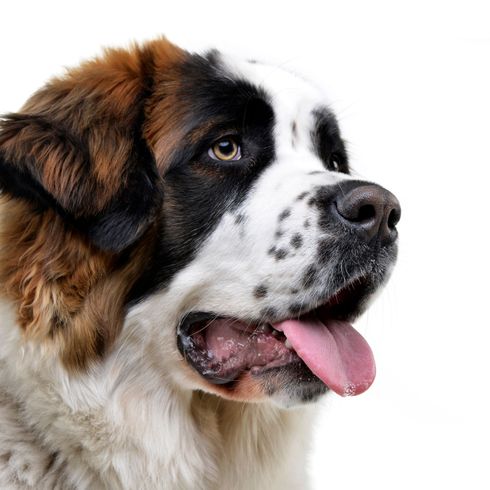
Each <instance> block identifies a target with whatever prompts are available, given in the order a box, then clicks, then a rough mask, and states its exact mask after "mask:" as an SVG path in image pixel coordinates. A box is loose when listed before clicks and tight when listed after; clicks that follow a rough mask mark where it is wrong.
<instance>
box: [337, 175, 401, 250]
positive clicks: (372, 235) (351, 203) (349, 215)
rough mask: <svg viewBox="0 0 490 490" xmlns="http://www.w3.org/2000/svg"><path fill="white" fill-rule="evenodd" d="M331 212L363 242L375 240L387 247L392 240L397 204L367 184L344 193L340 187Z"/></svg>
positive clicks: (391, 197)
mask: <svg viewBox="0 0 490 490" xmlns="http://www.w3.org/2000/svg"><path fill="white" fill-rule="evenodd" d="M335 208H336V210H337V213H338V214H339V216H340V219H342V221H343V222H344V223H346V224H347V225H348V226H349V227H350V228H351V229H352V230H354V231H355V232H356V233H357V235H359V236H360V237H362V238H363V239H365V240H366V241H368V242H370V241H373V240H377V241H379V242H381V243H382V244H383V245H388V244H390V243H392V242H394V241H395V240H396V237H397V235H398V232H397V230H396V225H397V223H398V221H400V215H401V208H400V203H399V202H398V199H397V198H396V197H395V196H394V195H393V194H392V193H391V192H390V191H388V190H386V189H384V188H383V187H381V186H379V185H376V184H367V183H359V184H358V185H356V186H355V187H350V188H349V189H348V190H346V189H345V188H342V187H341V191H340V192H339V194H338V195H337V198H336V200H335Z"/></svg>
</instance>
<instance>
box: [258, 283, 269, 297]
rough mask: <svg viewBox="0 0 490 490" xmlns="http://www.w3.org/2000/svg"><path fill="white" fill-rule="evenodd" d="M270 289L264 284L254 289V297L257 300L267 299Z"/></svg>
mask: <svg viewBox="0 0 490 490" xmlns="http://www.w3.org/2000/svg"><path fill="white" fill-rule="evenodd" d="M268 291H269V289H268V288H267V286H265V285H264V284H260V285H259V286H257V287H256V288H255V289H254V296H255V297H256V298H257V299H261V298H265V297H266V296H267V292H268Z"/></svg>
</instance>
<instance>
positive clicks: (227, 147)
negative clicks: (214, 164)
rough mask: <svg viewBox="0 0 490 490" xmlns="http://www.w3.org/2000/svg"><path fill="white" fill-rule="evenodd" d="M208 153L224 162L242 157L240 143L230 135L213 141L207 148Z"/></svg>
mask: <svg viewBox="0 0 490 490" xmlns="http://www.w3.org/2000/svg"><path fill="white" fill-rule="evenodd" d="M208 155H209V156H210V157H211V158H213V159H214V160H222V161H225V162H231V161H234V160H240V158H242V152H241V148H240V145H239V144H238V143H237V142H236V141H235V139H233V138H230V137H227V138H222V139H220V140H218V141H216V143H213V145H212V146H211V148H209V150H208Z"/></svg>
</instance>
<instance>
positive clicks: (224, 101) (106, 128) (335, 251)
mask: <svg viewBox="0 0 490 490" xmlns="http://www.w3.org/2000/svg"><path fill="white" fill-rule="evenodd" d="M0 183H1V186H2V189H3V191H4V194H5V195H4V197H3V200H4V203H3V207H4V223H3V230H2V233H3V235H2V244H3V249H2V255H3V257H2V258H3V261H2V270H1V282H2V286H3V289H4V294H6V295H8V296H9V297H10V298H11V299H12V300H13V301H14V302H15V304H16V305H17V309H18V321H19V324H20V326H21V327H22V328H23V329H24V331H25V334H26V336H27V337H29V338H36V339H37V341H39V342H41V343H43V344H45V345H50V346H52V347H53V350H54V352H55V355H60V356H61V358H62V361H63V362H64V364H65V366H66V367H67V369H77V370H82V369H85V368H86V366H87V364H88V363H89V362H103V360H104V358H105V357H106V356H109V355H110V352H111V347H112V346H113V345H114V344H115V343H117V339H118V338H119V337H121V336H122V335H126V334H127V332H131V335H136V336H140V338H142V339H151V344H152V356H153V362H152V365H153V366H156V369H157V370H161V371H162V372H166V373H168V374H169V376H170V377H172V379H173V380H174V381H175V382H176V383H177V384H179V386H181V387H182V389H189V390H196V389H199V390H204V391H208V392H211V393H215V394H218V395H220V396H223V397H225V398H231V399H238V400H245V401H258V400H264V399H269V398H272V399H273V400H275V401H277V402H279V403H281V404H283V405H290V404H294V403H297V402H304V401H309V400H312V399H315V398H316V397H318V396H319V395H321V394H322V393H324V392H325V391H326V390H327V387H329V388H331V389H332V390H334V391H336V392H338V393H340V394H343V395H346V394H357V393H360V392H362V391H364V390H365V389H367V388H368V387H369V385H370V384H371V383H372V381H373V379H374V375H375V367H374V361H373V358H372V354H371V351H370V349H369V346H368V345H367V344H366V342H365V341H364V339H363V338H362V337H361V336H360V335H359V334H358V333H357V332H356V331H355V330H354V329H353V327H352V326H351V325H350V322H352V321H353V320H354V319H355V318H356V317H357V316H358V315H359V314H360V313H362V311H363V310H364V309H365V308H366V305H367V304H368V303H369V300H370V299H371V298H372V296H373V295H374V293H375V292H376V291H377V290H378V289H379V288H380V287H381V286H382V285H383V284H384V282H385V281H386V279H387V278H388V276H389V273H390V271H391V268H392V266H393V264H394V261H395V258H396V242H397V231H396V224H397V222H398V220H399V217H400V207H399V204H398V202H397V200H396V198H395V197H394V196H393V195H392V194H391V193H390V192H389V191H387V190H385V189H383V188H382V187H380V186H378V185H376V184H373V183H369V182H366V181H360V180H356V179H354V178H352V177H351V176H350V175H349V166H348V159H347V154H346V150H345V146H344V142H343V140H342V138H341V135H340V131H339V127H338V124H337V121H336V119H335V116H334V114H333V113H332V111H331V110H330V109H329V108H328V106H327V105H326V104H325V101H324V98H323V96H322V94H321V92H320V91H319V90H318V89H316V88H315V87H314V86H312V85H311V84H309V83H308V82H306V81H304V80H303V79H301V78H300V77H298V76H295V75H292V74H290V73H288V72H286V71H284V70H281V69H279V68H276V67H271V66H268V65H264V64H261V63H256V62H245V61H235V60H233V59H230V58H228V57H225V56H223V55H221V54H220V53H218V52H211V53H209V54H207V55H205V56H200V55H196V54H190V53H187V52H185V51H183V50H181V49H179V48H177V47H175V46H173V45H172V44H170V43H168V42H167V41H166V40H158V41H154V42H152V43H148V44H146V45H144V46H142V47H134V48H133V49H132V50H130V51H124V50H111V51H108V52H107V53H106V54H105V56H104V57H103V58H101V59H96V60H94V61H92V62H89V63H86V64H84V65H82V66H81V67H80V68H78V69H75V70H72V71H70V72H69V73H68V74H67V76H65V77H64V78H62V79H56V80H54V81H52V82H51V83H49V84H48V85H47V86H46V87H44V88H43V89H41V90H40V91H39V92H38V93H37V94H35V95H34V96H33V97H32V98H31V99H30V100H29V101H28V103H27V104H26V106H25V107H24V108H23V110H22V111H21V113H20V114H16V115H11V116H7V117H6V118H4V120H3V121H2V123H1V131H0Z"/></svg>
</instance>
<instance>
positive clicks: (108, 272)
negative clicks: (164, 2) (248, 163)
mask: <svg viewBox="0 0 490 490" xmlns="http://www.w3.org/2000/svg"><path fill="white" fill-rule="evenodd" d="M184 54H185V52H184V51H182V50H181V49H180V48H177V47H176V46H174V45H173V44H171V43H169V42H168V41H166V40H165V39H159V40H156V41H153V42H151V43H148V44H146V45H144V46H142V47H139V46H134V47H133V48H132V49H131V50H129V51H126V50H119V49H110V50H107V51H106V52H105V54H104V56H103V57H101V58H97V59H94V60H93V61H89V62H86V63H84V64H82V65H81V66H80V67H78V68H76V69H73V70H70V71H69V72H68V73H67V74H66V76H65V77H63V78H57V79H54V80H52V81H51V82H50V83H48V84H47V85H46V86H45V87H44V88H42V89H41V90H40V91H39V92H37V93H36V94H35V95H34V96H33V97H32V98H31V99H30V100H29V101H28V102H27V103H26V104H25V106H24V107H23V109H22V113H21V114H18V115H12V116H9V117H7V118H5V119H4V120H3V121H1V123H0V125H1V127H0V130H1V131H0V150H1V152H2V155H3V157H4V159H5V160H6V161H8V162H9V163H10V164H12V165H14V166H18V167H19V168H22V167H23V166H27V170H28V171H29V172H30V173H31V174H33V175H34V176H35V177H36V178H37V180H38V181H39V182H40V184H41V185H42V187H43V188H44V189H45V190H46V191H47V192H48V193H49V195H51V196H53V197H54V199H55V200H56V202H57V203H59V205H61V207H62V208H63V209H64V210H66V211H68V212H70V213H71V214H72V215H73V216H75V217H80V216H82V217H83V216H91V215H93V214H94V213H98V212H102V211H103V210H104V209H105V208H106V207H107V206H108V205H109V203H110V201H111V199H113V198H114V196H116V195H117V193H118V192H120V191H121V189H122V188H124V187H125V186H127V185H130V183H129V182H128V180H129V178H130V173H131V171H132V169H131V168H128V161H129V160H130V159H129V155H130V153H131V152H132V151H133V148H132V147H133V140H134V134H133V133H134V131H135V129H136V128H138V127H139V130H140V131H141V132H143V129H142V128H141V125H142V123H143V120H142V119H141V117H142V115H143V116H144V115H145V114H144V112H145V111H146V113H147V114H146V115H147V116H151V118H152V119H148V118H147V119H146V121H147V122H146V129H145V131H146V133H147V135H148V137H149V140H150V141H149V143H150V146H151V145H153V146H154V147H156V146H158V145H157V144H156V142H155V139H156V140H160V139H161V140H162V141H163V140H165V143H162V145H163V147H164V150H162V148H163V147H162V148H159V151H164V153H167V152H168V149H169V148H170V146H171V145H172V144H173V143H176V140H175V138H170V137H169V138H166V137H165V136H164V133H165V135H167V133H169V134H171V133H172V134H173V133H174V132H175V131H173V129H172V131H171V130H170V128H171V127H173V126H174V125H175V126H178V125H176V122H175V117H176V115H175V109H173V108H172V114H173V115H169V116H168V117H167V115H166V112H165V111H166V110H167V111H169V112H170V110H171V107H170V106H172V105H174V107H177V105H175V100H172V98H171V97H170V98H169V99H168V100H165V102H161V101H159V96H161V95H162V94H156V99H155V100H154V101H152V102H149V101H146V100H145V101H144V97H147V96H148V95H149V90H150V89H151V87H149V86H148V84H150V83H152V82H151V80H152V76H153V74H154V73H160V72H161V73H164V74H165V75H159V78H162V77H166V82H167V83H168V82H169V81H170V78H171V77H172V74H175V73H174V72H173V71H172V69H171V67H172V66H173V65H175V64H176V63H178V62H180V61H181V60H182V59H183V57H184ZM158 81H159V83H161V82H163V78H162V80H158ZM143 101H144V102H143ZM143 103H147V104H148V107H147V109H145V110H143V111H142V105H143ZM152 121H153V122H152ZM160 170H161V171H162V172H163V168H162V166H161V165H160ZM0 204H1V206H2V216H3V221H4V222H3V225H2V228H3V232H2V233H3V235H2V237H1V243H2V244H3V248H2V249H1V251H0V288H1V289H2V290H3V292H4V293H5V294H6V295H7V296H8V297H9V298H11V299H12V300H14V302H15V304H16V305H17V311H18V320H19V324H20V325H21V327H22V328H23V329H24V333H25V336H26V337H27V338H35V339H37V340H38V341H42V342H49V343H50V345H55V346H56V347H57V348H58V349H59V350H60V352H61V355H62V359H63V361H64V363H65V365H66V366H67V367H69V368H82V367H84V366H85V365H86V364H87V362H89V361H90V360H93V359H95V358H96V357H97V356H98V355H100V354H101V353H102V352H103V351H105V350H106V349H107V348H108V347H109V346H110V345H111V343H112V340H113V339H114V337H115V336H116V334H117V332H118V330H119V327H120V325H121V321H122V318H123V315H124V300H125V297H126V295H127V293H128V291H129V289H130V287H131V286H132V284H133V283H134V281H135V279H136V277H137V274H138V272H139V271H140V270H141V268H142V266H143V264H142V260H143V254H142V252H141V251H142V250H143V249H144V247H145V246H149V243H151V241H152V230H151V227H150V230H149V231H147V232H146V236H145V237H144V238H143V239H142V240H141V241H140V242H139V244H138V245H137V246H136V248H134V249H133V251H132V252H131V256H130V257H127V258H126V259H125V260H124V261H123V263H122V264H121V259H120V258H119V257H118V255H117V254H114V253H110V252H105V251H102V250H100V249H98V248H97V247H95V246H93V245H92V244H91V243H90V242H89V241H88V240H87V238H86V237H85V236H83V235H82V234H81V233H79V232H77V231H76V230H75V229H74V228H73V227H71V226H70V225H69V224H67V223H66V222H65V221H64V220H63V219H62V218H61V217H60V216H59V214H58V213H57V212H55V211H53V210H52V209H50V208H39V207H38V206H36V205H33V204H30V203H28V202H24V201H23V200H19V199H16V198H10V197H8V196H4V197H3V198H2V201H1V203H0ZM53 340H54V343H53Z"/></svg>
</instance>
